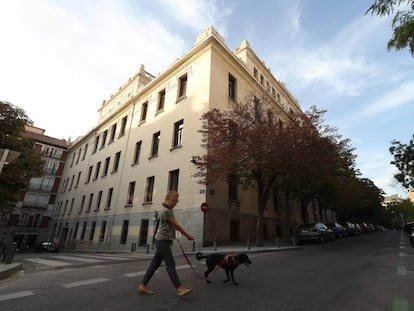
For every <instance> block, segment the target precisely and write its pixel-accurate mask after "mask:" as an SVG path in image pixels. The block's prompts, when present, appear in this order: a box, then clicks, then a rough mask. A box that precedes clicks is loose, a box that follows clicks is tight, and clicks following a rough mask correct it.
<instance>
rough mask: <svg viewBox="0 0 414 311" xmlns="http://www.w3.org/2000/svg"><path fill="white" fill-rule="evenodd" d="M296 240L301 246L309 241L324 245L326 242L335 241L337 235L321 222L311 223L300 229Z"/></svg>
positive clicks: (301, 226)
mask: <svg viewBox="0 0 414 311" xmlns="http://www.w3.org/2000/svg"><path fill="white" fill-rule="evenodd" d="M296 239H297V241H298V243H299V244H300V243H303V242H309V241H316V242H320V243H324V242H326V241H334V240H335V233H333V231H332V230H331V229H329V228H328V227H327V226H326V225H325V224H323V223H321V222H318V223H309V224H303V225H300V226H299V227H298V229H297V231H296Z"/></svg>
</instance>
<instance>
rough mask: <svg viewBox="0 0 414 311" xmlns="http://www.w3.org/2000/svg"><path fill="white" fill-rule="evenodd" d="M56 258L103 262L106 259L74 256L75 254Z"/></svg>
mask: <svg viewBox="0 0 414 311" xmlns="http://www.w3.org/2000/svg"><path fill="white" fill-rule="evenodd" d="M54 258H58V259H66V260H74V261H80V262H89V263H94V262H103V261H104V260H100V259H92V258H81V257H74V256H55V257H54Z"/></svg>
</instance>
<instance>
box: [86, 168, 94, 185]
mask: <svg viewBox="0 0 414 311" xmlns="http://www.w3.org/2000/svg"><path fill="white" fill-rule="evenodd" d="M92 170H93V166H89V170H88V178H87V179H86V182H85V184H87V183H88V182H90V181H91V177H92Z"/></svg>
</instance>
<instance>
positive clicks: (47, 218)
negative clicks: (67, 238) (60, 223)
mask: <svg viewBox="0 0 414 311" xmlns="http://www.w3.org/2000/svg"><path fill="white" fill-rule="evenodd" d="M44 133H45V130H44V129H41V128H37V127H33V126H28V125H26V126H25V135H26V136H28V137H30V138H31V139H32V140H33V141H34V149H35V151H36V152H39V153H41V154H42V159H43V160H44V162H45V165H44V168H43V172H44V173H43V176H41V177H37V178H31V179H30V182H29V188H28V191H27V192H26V194H25V196H24V198H23V200H22V201H19V202H16V204H15V206H13V207H12V209H11V210H5V211H3V212H2V213H1V215H0V231H1V232H2V237H3V239H6V240H7V239H10V240H12V241H13V242H15V243H16V244H17V247H18V248H20V249H24V248H33V247H35V246H36V244H38V243H40V242H41V241H45V240H48V239H49V236H48V234H49V232H48V229H49V225H50V223H51V220H52V212H53V208H54V204H55V200H56V194H57V192H58V189H59V185H60V177H61V175H62V172H63V168H64V165H65V160H66V154H67V150H68V147H69V145H68V143H67V142H66V141H65V140H64V139H57V138H53V137H50V136H47V135H45V134H44Z"/></svg>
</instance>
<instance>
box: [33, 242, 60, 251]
mask: <svg viewBox="0 0 414 311" xmlns="http://www.w3.org/2000/svg"><path fill="white" fill-rule="evenodd" d="M58 250H59V249H58V246H57V245H56V244H55V243H53V242H52V241H43V242H41V243H40V244H39V245H38V251H40V252H55V253H56V252H58Z"/></svg>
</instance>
